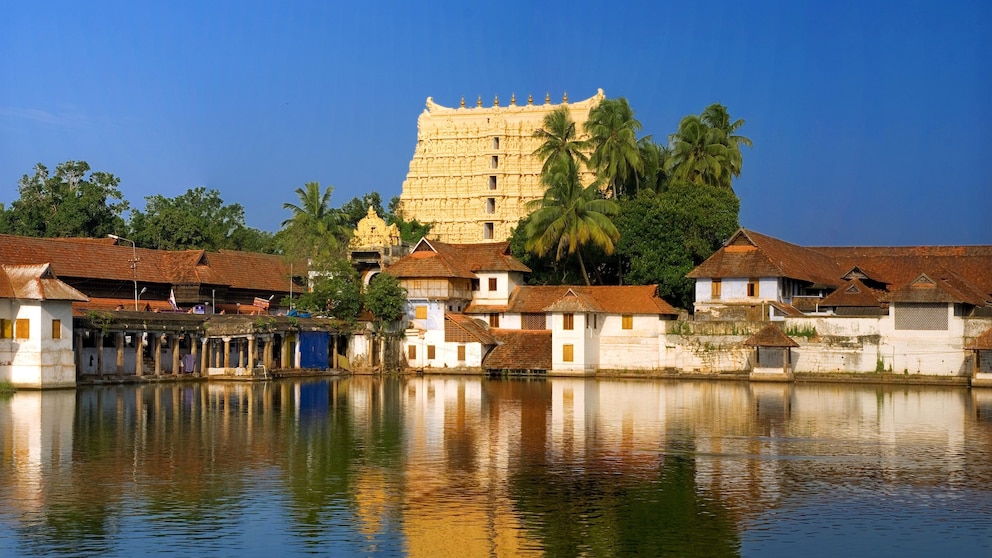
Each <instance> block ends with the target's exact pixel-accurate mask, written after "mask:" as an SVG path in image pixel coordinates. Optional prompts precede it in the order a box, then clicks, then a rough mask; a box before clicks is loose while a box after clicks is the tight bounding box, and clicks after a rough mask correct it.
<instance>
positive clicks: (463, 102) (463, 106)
mask: <svg viewBox="0 0 992 558" xmlns="http://www.w3.org/2000/svg"><path fill="white" fill-rule="evenodd" d="M462 108H465V95H462Z"/></svg>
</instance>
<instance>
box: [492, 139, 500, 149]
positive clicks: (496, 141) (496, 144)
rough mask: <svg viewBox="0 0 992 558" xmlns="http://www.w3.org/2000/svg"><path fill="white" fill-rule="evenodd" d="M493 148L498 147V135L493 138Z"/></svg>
mask: <svg viewBox="0 0 992 558" xmlns="http://www.w3.org/2000/svg"><path fill="white" fill-rule="evenodd" d="M493 149H499V137H495V138H493Z"/></svg>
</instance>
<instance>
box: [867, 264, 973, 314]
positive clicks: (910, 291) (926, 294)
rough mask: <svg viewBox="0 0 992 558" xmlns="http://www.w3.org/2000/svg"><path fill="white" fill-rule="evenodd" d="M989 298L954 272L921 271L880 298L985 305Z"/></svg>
mask: <svg viewBox="0 0 992 558" xmlns="http://www.w3.org/2000/svg"><path fill="white" fill-rule="evenodd" d="M990 298H992V297H987V296H985V295H984V294H983V293H982V292H980V291H978V289H977V287H975V286H973V285H971V284H970V283H969V282H967V281H965V280H964V279H962V278H960V277H958V276H956V275H955V274H954V273H950V272H946V271H945V272H943V273H933V274H928V273H922V274H920V275H919V276H918V277H917V278H916V279H913V280H912V281H910V282H909V283H907V284H905V285H903V286H902V287H899V288H898V289H895V290H893V291H891V292H889V293H888V294H886V295H885V296H884V297H882V300H884V301H887V302H916V303H926V302H944V303H946V302H964V303H967V304H972V305H975V306H985V305H986V304H988V303H989V302H990V300H989V299H990Z"/></svg>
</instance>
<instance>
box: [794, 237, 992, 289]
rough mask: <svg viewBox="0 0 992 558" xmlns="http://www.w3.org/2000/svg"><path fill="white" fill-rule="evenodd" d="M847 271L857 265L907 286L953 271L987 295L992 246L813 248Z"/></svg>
mask: <svg viewBox="0 0 992 558" xmlns="http://www.w3.org/2000/svg"><path fill="white" fill-rule="evenodd" d="M810 249H811V250H816V251H817V252H820V253H822V254H824V255H826V256H828V257H830V258H832V259H833V260H834V261H836V262H837V263H838V265H839V266H840V267H842V268H844V269H851V268H853V267H855V266H857V267H859V268H860V269H862V270H863V271H864V272H865V273H866V274H867V275H869V276H870V277H871V278H872V279H875V280H877V281H881V282H885V283H888V284H889V285H890V288H891V286H896V287H899V286H902V285H906V284H907V283H909V282H910V281H912V280H914V279H916V278H917V277H918V276H919V275H920V274H921V273H930V272H934V271H935V270H953V272H954V273H955V274H957V275H959V276H960V277H961V278H963V279H965V280H967V281H968V282H970V283H972V284H973V285H975V287H977V288H978V289H979V290H980V291H982V292H983V293H985V294H992V271H990V270H992V246H868V247H865V246H850V247H813V248H810Z"/></svg>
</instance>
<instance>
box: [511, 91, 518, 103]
mask: <svg viewBox="0 0 992 558" xmlns="http://www.w3.org/2000/svg"><path fill="white" fill-rule="evenodd" d="M510 105H511V106H517V94H516V93H510Z"/></svg>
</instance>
